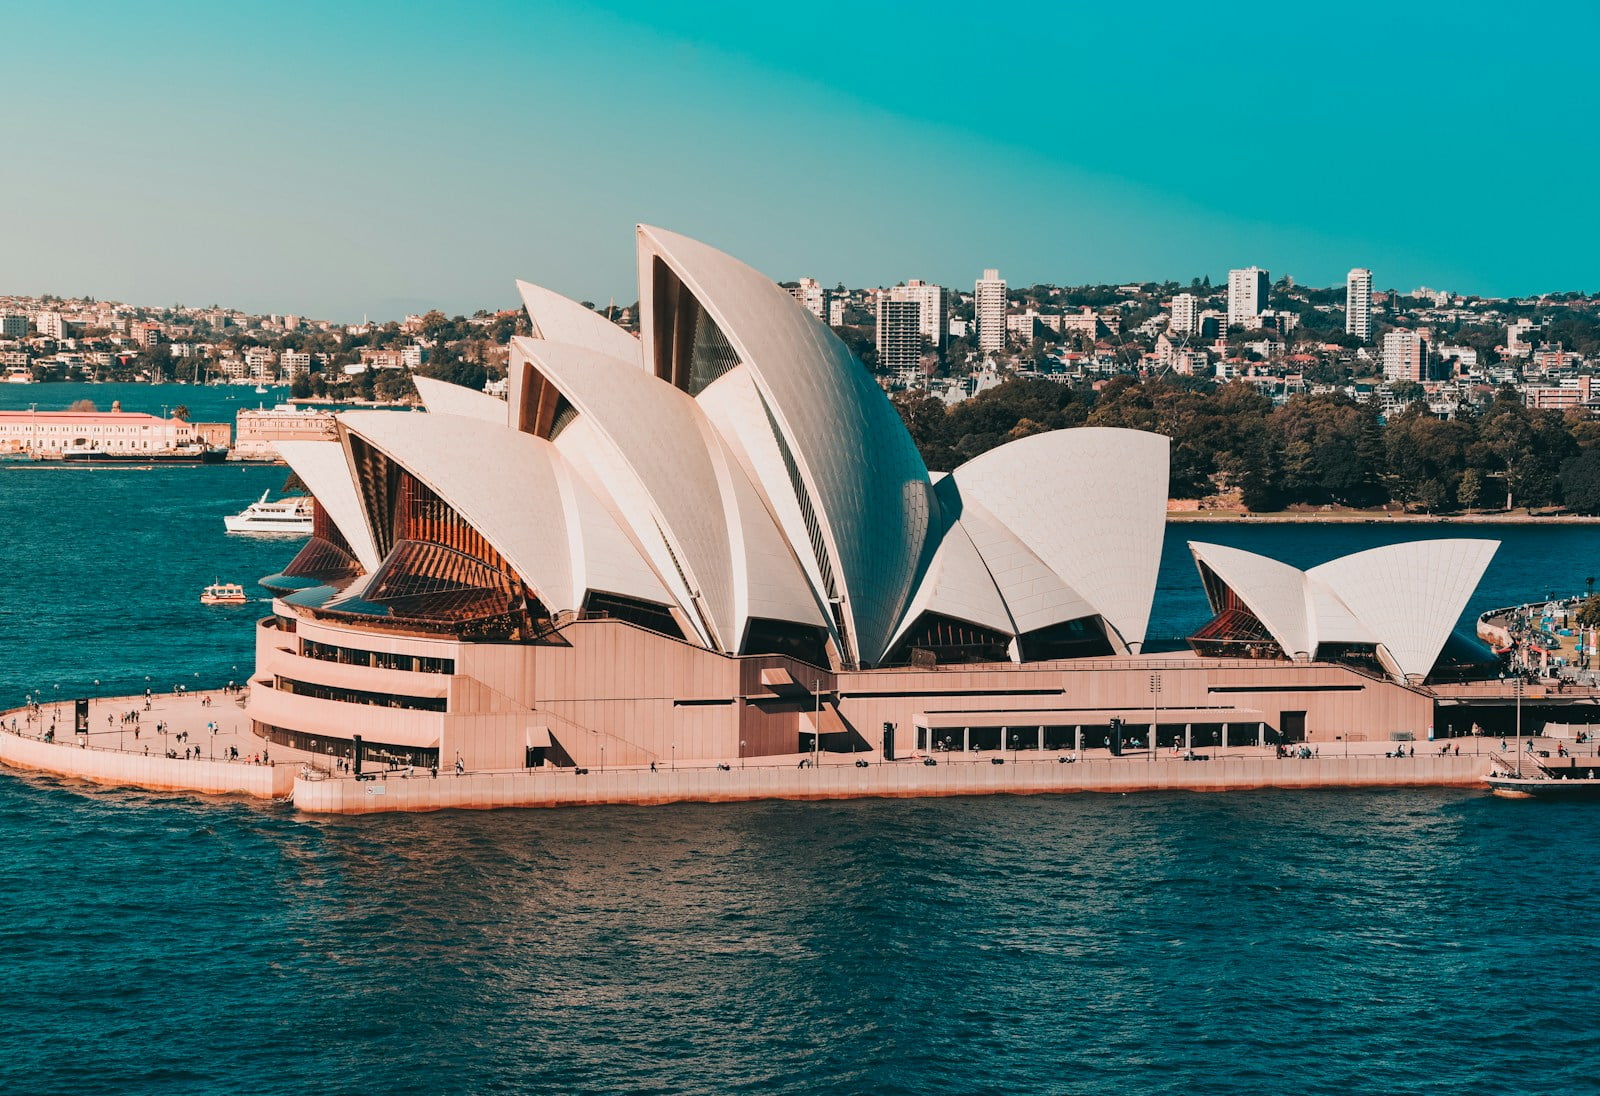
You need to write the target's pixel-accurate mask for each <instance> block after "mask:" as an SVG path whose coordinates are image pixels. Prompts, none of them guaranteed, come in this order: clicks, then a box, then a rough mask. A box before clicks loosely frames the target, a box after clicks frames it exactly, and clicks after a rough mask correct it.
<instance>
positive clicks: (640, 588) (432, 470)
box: [339, 411, 671, 612]
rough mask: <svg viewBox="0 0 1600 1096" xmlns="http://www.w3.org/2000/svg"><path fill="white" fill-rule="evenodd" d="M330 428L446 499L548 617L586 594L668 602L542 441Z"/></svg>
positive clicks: (477, 427)
mask: <svg viewBox="0 0 1600 1096" xmlns="http://www.w3.org/2000/svg"><path fill="white" fill-rule="evenodd" d="M339 421H340V423H341V424H342V425H343V426H344V427H345V428H346V429H347V430H348V431H349V432H350V433H351V434H353V435H355V436H356V437H359V438H361V439H362V440H363V441H365V442H367V443H368V444H370V445H372V446H373V447H375V448H376V449H378V450H380V451H381V452H383V453H384V454H386V455H387V456H388V457H389V458H390V459H391V460H393V461H394V462H395V463H397V464H399V465H400V466H401V467H403V468H405V469H406V470H407V471H409V472H411V474H412V475H414V476H416V477H417V478H418V479H419V480H421V481H422V482H423V483H424V484H426V485H427V486H428V488H429V489H430V490H432V491H433V492H434V493H435V494H437V495H438V496H439V497H440V498H442V499H444V500H446V501H447V502H448V503H449V504H450V506H451V507H452V508H454V509H455V511H456V512H457V513H459V514H460V515H461V517H462V518H463V519H464V520H465V521H466V522H467V523H468V524H469V525H471V526H472V527H473V528H474V529H476V530H477V531H478V532H479V533H481V534H483V536H484V538H485V539H486V540H488V541H489V543H490V544H491V545H493V546H494V549H495V550H496V551H497V552H499V553H500V555H501V556H503V557H504V558H505V560H506V562H507V563H508V564H510V566H511V567H512V569H513V570H515V571H516V573H517V574H518V575H520V576H521V577H522V579H523V581H525V582H527V583H528V584H529V585H530V586H531V587H533V588H534V590H535V591H536V592H537V593H538V595H539V599H540V600H541V601H542V602H543V603H544V605H545V607H546V608H547V609H549V610H550V611H551V612H563V611H566V610H571V609H578V608H581V607H582V605H583V600H584V596H585V595H586V594H587V593H588V592H589V591H590V590H603V591H605V592H607V593H613V594H622V595H624V596H627V597H633V598H638V599H640V600H644V601H651V602H655V603H658V604H668V603H669V602H670V600H671V599H670V598H669V597H668V595H667V593H666V591H665V590H663V589H662V587H661V584H660V582H658V581H657V580H656V577H655V574H654V572H652V571H651V570H650V568H649V566H648V565H646V564H645V562H644V560H642V559H640V558H639V554H638V552H636V551H635V550H634V547H633V545H632V544H631V543H630V542H629V541H628V539H627V537H626V536H625V535H623V533H622V532H621V530H619V529H617V527H616V524H615V522H613V521H612V520H611V516H610V515H609V514H608V513H607V512H606V510H605V507H604V506H603V505H601V503H600V502H599V501H598V500H597V499H595V498H594V496H593V495H592V494H591V492H590V491H589V490H588V489H587V488H586V487H584V486H583V485H582V484H581V483H579V482H577V481H576V479H575V478H574V477H573V476H572V475H571V472H570V470H569V469H567V468H565V467H564V466H563V462H562V460H561V457H560V455H559V454H558V453H557V452H556V450H555V447H554V446H552V445H551V444H550V443H549V442H547V441H544V440H542V439H540V438H535V437H533V436H531V435H529V434H524V433H521V432H519V431H516V430H512V429H510V428H509V427H505V426H495V425H493V424H490V423H485V422H482V421H479V420H475V419H470V418H463V417H461V416H457V415H397V414H394V413H392V412H385V411H349V412H345V413H344V414H342V415H340V416H339Z"/></svg>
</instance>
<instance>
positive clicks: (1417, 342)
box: [1383, 328, 1428, 383]
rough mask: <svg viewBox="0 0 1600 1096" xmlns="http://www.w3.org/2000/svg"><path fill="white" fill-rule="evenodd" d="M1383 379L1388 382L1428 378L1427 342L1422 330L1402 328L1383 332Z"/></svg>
mask: <svg viewBox="0 0 1600 1096" xmlns="http://www.w3.org/2000/svg"><path fill="white" fill-rule="evenodd" d="M1383 379H1384V380H1386V381H1389V382H1390V383H1393V382H1394V381H1418V382H1420V381H1425V380H1427V379H1428V343H1427V340H1425V339H1424V338H1423V337H1422V332H1420V331H1407V330H1406V329H1404V328H1396V329H1395V330H1393V331H1385V332H1384V334H1383Z"/></svg>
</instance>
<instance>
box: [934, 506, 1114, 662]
mask: <svg viewBox="0 0 1600 1096" xmlns="http://www.w3.org/2000/svg"><path fill="white" fill-rule="evenodd" d="M946 482H948V483H950V484H951V487H950V488H948V489H947V488H946V487H945V483H946ZM936 487H937V489H938V490H939V495H940V501H941V503H943V502H944V499H945V497H946V493H947V491H948V493H949V494H950V495H952V496H953V495H954V490H953V488H954V481H953V480H950V479H949V478H948V477H946V479H945V480H944V481H941V482H940V483H939V484H937V485H936ZM957 505H959V509H960V514H961V518H960V522H959V524H960V526H961V528H962V530H963V531H965V532H966V534H967V535H968V536H969V537H970V538H971V539H972V543H973V546H974V547H976V548H977V550H978V554H979V556H981V557H982V559H983V563H984V566H985V567H986V568H987V569H988V572H989V576H990V577H991V578H992V579H993V580H994V584H995V587H996V588H997V589H998V590H999V591H1000V596H1001V598H1002V599H1004V601H1005V604H1006V610H1007V612H1009V613H1010V615H1011V619H1012V622H1013V624H1014V626H1015V628H1016V633H1017V634H1018V635H1022V634H1025V633H1027V632H1032V631H1034V630H1036V629H1039V628H1045V627H1048V626H1049V625H1052V624H1060V623H1062V622H1063V621H1068V620H1080V619H1082V618H1084V617H1091V616H1097V615H1099V612H1100V610H1098V609H1096V608H1095V607H1094V605H1093V604H1091V603H1090V601H1089V600H1088V599H1087V598H1085V597H1084V596H1083V595H1082V594H1080V593H1078V592H1077V591H1076V590H1074V589H1072V588H1071V587H1070V586H1068V585H1067V584H1066V583H1065V582H1063V581H1061V576H1060V575H1057V574H1056V573H1055V572H1054V571H1052V570H1050V568H1048V567H1046V566H1045V565H1044V562H1043V561H1042V560H1041V559H1040V558H1039V557H1038V556H1036V555H1034V554H1033V551H1032V549H1030V548H1029V547H1028V546H1027V545H1026V544H1023V543H1022V541H1020V540H1018V539H1017V537H1016V534H1014V533H1012V532H1011V530H1009V529H1007V528H1006V527H1005V526H1004V525H1002V524H1001V523H1000V522H999V521H998V520H996V519H995V517H994V516H993V515H992V514H990V513H988V512H987V511H986V510H984V508H983V507H982V506H979V505H978V504H976V503H957ZM943 508H944V510H945V512H946V513H947V514H948V513H950V512H951V511H952V510H953V509H954V508H955V507H953V506H951V505H945V506H944V507H943Z"/></svg>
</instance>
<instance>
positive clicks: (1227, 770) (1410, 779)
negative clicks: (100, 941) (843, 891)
mask: <svg viewBox="0 0 1600 1096" xmlns="http://www.w3.org/2000/svg"><path fill="white" fill-rule="evenodd" d="M1488 769H1489V763H1488V761H1487V759H1486V758H1484V757H1480V756H1472V755H1467V756H1462V757H1456V756H1448V757H1445V756H1438V755H1434V756H1428V757H1422V756H1419V757H1412V758H1405V759H1403V760H1401V759H1391V758H1384V757H1349V758H1320V759H1315V760H1286V759H1275V758H1266V757H1263V758H1253V757H1229V758H1219V759H1217V760H1214V761H1192V762H1191V761H1181V760H1160V761H1153V762H1152V761H1139V760H1137V759H1123V760H1093V761H1079V762H1076V763H1074V764H1066V765H1064V764H1061V763H1059V762H1057V761H1056V760H1055V759H1054V758H1051V759H1050V760H1048V761H1046V760H1042V759H1041V760H1037V761H1034V760H1025V761H1021V762H1012V761H1009V760H1008V761H1007V762H1006V763H1005V764H1001V765H995V764H990V763H975V762H966V761H957V762H941V763H940V764H938V765H931V766H930V765H924V764H922V763H921V762H920V761H901V762H893V763H887V764H876V763H874V764H870V765H868V766H867V767H866V768H856V767H854V766H851V765H839V764H828V765H823V766H821V767H819V768H814V769H812V768H807V769H797V768H790V767H785V768H772V767H762V768H755V767H750V768H743V769H741V768H738V767H737V766H735V767H734V768H732V769H729V770H726V771H724V770H720V769H701V768H696V769H678V770H676V771H672V770H667V769H662V770H660V771H658V772H650V771H649V770H639V769H619V770H614V771H608V772H597V771H595V770H592V769H591V770H590V771H589V772H588V773H587V774H586V775H581V776H580V775H578V774H576V773H574V772H573V771H572V770H570V769H566V770H553V771H542V772H531V773H501V774H492V773H469V774H467V775H464V776H459V777H458V776H453V775H449V774H441V775H440V776H439V777H437V778H430V777H428V776H426V775H423V776H420V777H419V776H412V777H409V778H395V777H391V778H387V779H376V780H359V781H358V780H355V779H352V778H321V779H318V778H315V777H313V778H309V779H308V778H305V777H301V778H299V779H296V780H295V782H294V804H295V806H296V807H297V808H298V809H300V810H303V811H311V812H317V813H331V814H369V813H377V812H384V811H435V810H448V809H467V810H489V809H492V808H497V807H568V806H582V805H596V804H605V803H629V804H660V803H720V802H737V801H741V800H752V799H856V798H869V797H883V798H910V797H917V796H943V795H1038V794H1048V793H1061V792H1139V791H1197V792H1199V791H1238V790H1242V789H1249V788H1340V787H1346V788H1356V787H1364V788H1371V787H1460V788H1474V787H1484V786H1485V783H1484V777H1485V776H1486V775H1487V773H1488Z"/></svg>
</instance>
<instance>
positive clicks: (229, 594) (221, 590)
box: [200, 582, 250, 605]
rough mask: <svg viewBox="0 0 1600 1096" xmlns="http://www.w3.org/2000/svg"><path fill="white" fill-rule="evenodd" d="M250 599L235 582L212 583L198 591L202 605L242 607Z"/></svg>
mask: <svg viewBox="0 0 1600 1096" xmlns="http://www.w3.org/2000/svg"><path fill="white" fill-rule="evenodd" d="M249 600H250V598H249V597H248V596H246V594H245V592H244V587H243V586H240V585H239V584H238V583H237V582H213V583H212V584H211V585H210V586H207V587H206V588H205V589H204V590H201V591H200V604H202V605H244V604H247V603H248V602H249Z"/></svg>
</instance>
